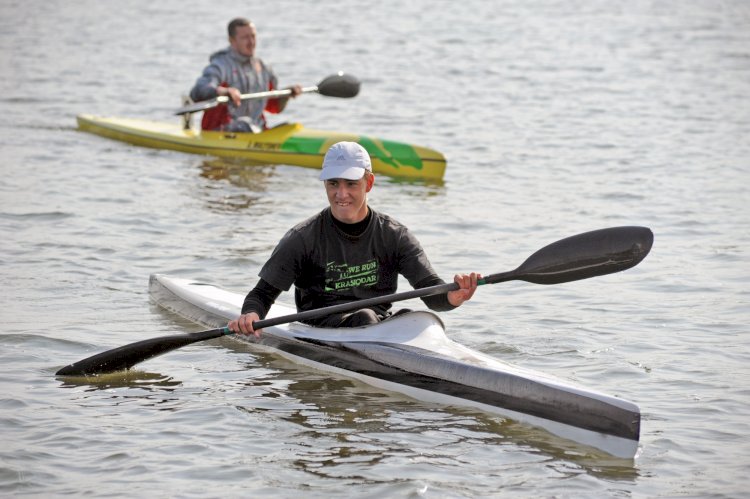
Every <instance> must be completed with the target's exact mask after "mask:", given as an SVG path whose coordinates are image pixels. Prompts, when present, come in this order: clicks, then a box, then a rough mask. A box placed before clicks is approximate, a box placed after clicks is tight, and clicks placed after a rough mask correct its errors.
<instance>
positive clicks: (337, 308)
mask: <svg viewBox="0 0 750 499" xmlns="http://www.w3.org/2000/svg"><path fill="white" fill-rule="evenodd" d="M653 242H654V235H653V233H652V232H651V230H650V229H648V228H647V227H638V226H624V227H611V228H606V229H599V230H594V231H590V232H584V233H582V234H578V235H575V236H571V237H568V238H565V239H561V240H559V241H557V242H554V243H552V244H548V245H547V246H545V247H543V248H541V249H539V250H537V251H536V252H535V253H534V254H532V255H531V256H530V257H528V258H527V259H526V261H524V262H523V263H522V264H521V265H520V266H518V267H517V268H516V269H514V270H511V271H507V272H499V273H497V274H491V275H488V276H486V277H482V278H481V279H479V280H478V281H477V284H482V285H483V284H497V283H500V282H507V281H511V280H521V281H526V282H530V283H535V284H546V285H549V284H561V283H565V282H571V281H576V280H580V279H588V278H591V277H596V276H600V275H606V274H612V273H615V272H621V271H623V270H626V269H629V268H632V267H634V266H636V265H638V264H639V263H640V262H641V261H642V260H643V259H644V258H645V257H646V255H648V253H649V251H651V247H652V245H653ZM149 287H150V293H151V295H152V296H153V298H154V300H155V301H156V302H157V303H159V304H160V305H162V306H163V307H165V308H167V309H169V310H172V311H174V312H176V313H178V314H180V315H182V316H184V317H187V318H189V319H192V320H194V321H196V322H198V323H200V324H205V325H211V326H215V327H216V329H211V330H207V331H201V332H198V333H189V334H176V335H169V336H161V337H157V338H149V339H145V340H139V341H136V342H134V343H130V344H128V345H124V346H121V347H117V348H113V349H111V350H107V351H104V352H101V353H98V354H95V355H92V356H90V357H87V358H85V359H82V360H80V361H78V362H74V363H72V364H68V365H67V366H64V367H63V368H61V369H60V370H58V371H57V372H56V373H55V375H57V376H84V377H88V376H96V375H99V374H105V373H111V372H115V371H119V370H124V369H130V368H132V367H133V366H135V365H136V364H138V363H140V362H144V361H146V360H148V359H152V358H154V357H157V356H159V355H162V354H165V353H167V352H170V351H172V350H175V349H177V348H180V347H183V346H186V345H190V344H193V343H196V342H199V341H205V340H209V339H212V338H220V337H222V336H225V335H232V334H234V333H233V332H232V331H231V330H230V329H229V327H228V326H227V325H226V324H227V322H229V321H230V320H231V319H234V318H236V317H237V316H238V315H239V312H240V309H241V305H242V302H243V297H242V296H241V295H239V294H237V293H232V292H229V291H226V290H223V289H220V288H218V287H215V286H212V285H209V284H202V283H199V282H194V281H190V280H185V279H177V278H170V277H167V276H165V275H158V274H157V275H153V276H151V279H150V286H149ZM458 288H459V285H458V284H457V283H445V284H438V285H435V286H429V287H426V288H420V289H413V290H410V291H404V292H401V293H395V294H391V295H385V296H376V297H372V298H366V299H363V300H357V301H353V302H347V303H340V304H337V305H332V306H329V307H324V308H320V309H316V310H305V311H302V312H298V313H290V312H293V311H292V310H290V309H288V308H284V307H283V306H279V305H274V306H273V307H272V308H271V310H270V313H269V314H268V316H267V317H266V318H265V319H263V320H259V321H255V322H254V323H253V327H254V328H255V329H256V330H258V329H263V331H264V334H263V335H262V337H261V338H260V339H255V337H252V338H242V339H245V340H247V341H253V342H255V343H257V344H258V345H261V346H263V347H266V348H271V349H273V350H275V351H277V352H279V353H280V354H282V355H284V356H286V357H288V358H290V359H292V360H294V361H296V362H300V363H304V364H308V365H311V366H314V367H316V368H320V369H325V370H329V371H333V372H337V373H341V374H344V375H347V376H350V377H354V378H357V379H360V380H363V381H365V382H367V383H369V384H372V385H375V386H378V387H383V388H387V389H390V390H395V391H399V392H403V393H405V394H408V395H411V396H413V397H415V398H418V399H423V400H429V401H437V402H443V403H448V404H456V405H466V406H471V407H477V408H480V409H483V410H486V411H490V412H496V413H499V414H503V415H505V416H508V417H510V418H513V419H516V420H518V421H525V422H529V423H531V424H534V425H536V426H540V427H542V428H545V429H547V430H549V431H550V432H551V433H554V434H556V435H559V436H562V437H565V438H568V439H571V440H574V441H577V442H580V443H583V444H586V445H589V446H591V447H595V448H597V449H600V450H603V451H605V452H607V453H609V454H611V455H614V456H617V457H622V458H633V457H634V456H635V453H636V451H637V449H638V437H639V433H640V419H641V418H640V412H639V410H638V407H637V406H636V405H635V404H633V403H631V402H627V401H625V400H621V399H618V398H614V397H611V396H608V395H604V394H601V393H597V392H594V391H591V390H588V389H585V388H582V387H577V386H574V385H572V384H571V383H568V382H565V381H562V380H560V379H556V378H553V377H550V376H546V375H544V374H541V373H538V372H534V371H529V370H526V369H520V368H518V367H514V366H511V365H508V364H506V363H503V362H501V361H499V360H497V359H494V358H492V357H489V356H487V355H483V354H481V353H479V352H475V351H473V350H470V349H468V348H466V347H464V346H461V345H459V344H457V343H455V342H453V341H451V340H450V339H448V338H447V337H446V335H445V330H444V328H443V324H442V322H441V321H440V319H439V318H438V317H437V316H435V315H434V314H432V313H429V312H414V313H408V314H403V315H397V316H395V317H392V318H390V319H388V320H386V321H384V322H382V323H381V324H377V325H373V326H368V327H364V328H348V329H322V328H312V327H309V326H306V325H304V324H303V323H301V322H300V321H304V320H308V319H313V318H319V317H325V316H327V315H330V314H333V313H339V312H346V311H352V310H356V309H359V308H365V307H370V306H373V305H378V304H384V303H394V302H397V301H401V300H407V299H411V298H418V297H424V296H429V295H434V294H440V293H448V292H450V291H453V290H456V289H458Z"/></svg>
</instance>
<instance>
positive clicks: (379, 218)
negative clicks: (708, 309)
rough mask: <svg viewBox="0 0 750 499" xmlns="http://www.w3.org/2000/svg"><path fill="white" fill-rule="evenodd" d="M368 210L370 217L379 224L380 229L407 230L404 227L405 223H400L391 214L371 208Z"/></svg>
mask: <svg viewBox="0 0 750 499" xmlns="http://www.w3.org/2000/svg"><path fill="white" fill-rule="evenodd" d="M370 211H372V219H373V221H374V222H375V223H376V224H377V226H379V227H380V228H381V229H388V230H392V231H398V232H402V231H403V232H408V231H409V229H408V227H406V225H404V224H402V223H401V222H399V221H398V220H396V219H395V218H393V217H392V216H390V215H388V214H386V213H382V212H380V211H377V210H373V209H372V208H370Z"/></svg>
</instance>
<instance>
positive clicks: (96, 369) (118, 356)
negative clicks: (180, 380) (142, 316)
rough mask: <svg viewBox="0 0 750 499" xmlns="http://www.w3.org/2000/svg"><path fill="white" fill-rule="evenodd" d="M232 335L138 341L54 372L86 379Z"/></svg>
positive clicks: (222, 331) (211, 332)
mask: <svg viewBox="0 0 750 499" xmlns="http://www.w3.org/2000/svg"><path fill="white" fill-rule="evenodd" d="M225 334H231V331H229V329H228V328H226V327H224V328H219V329H211V330H209V331H201V332H199V333H192V334H176V335H172V336H161V337H159V338H150V339H148V340H143V341H137V342H135V343H130V344H129V345H125V346H121V347H118V348H114V349H112V350H107V351H106V352H102V353H98V354H96V355H92V356H91V357H88V358H86V359H83V360H79V361H78V362H75V363H73V364H70V365H67V366H65V367H63V368H62V369H60V370H59V371H57V372H56V373H55V374H56V375H57V376H86V375H92V374H104V373H112V372H116V371H122V370H124V369H129V368H131V367H133V366H134V365H136V364H138V363H139V362H143V361H144V360H148V359H150V358H153V357H156V356H158V355H161V354H164V353H167V352H170V351H172V350H175V349H177V348H180V347H183V346H185V345H189V344H191V343H196V342H198V341H204V340H210V339H212V338H219V337H221V336H224V335H225Z"/></svg>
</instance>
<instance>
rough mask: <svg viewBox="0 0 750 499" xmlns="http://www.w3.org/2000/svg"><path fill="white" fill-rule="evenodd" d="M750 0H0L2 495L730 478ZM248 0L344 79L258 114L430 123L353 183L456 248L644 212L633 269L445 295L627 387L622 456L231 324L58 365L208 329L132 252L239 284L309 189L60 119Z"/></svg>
mask: <svg viewBox="0 0 750 499" xmlns="http://www.w3.org/2000/svg"><path fill="white" fill-rule="evenodd" d="M748 5H749V4H748V3H747V2H744V1H740V0H727V1H715V2H710V1H699V0H688V1H685V2H658V1H635V2H624V1H594V0H590V1H582V2H573V3H571V2H563V1H555V0H546V1H545V0H533V1H529V2H507V1H493V2H484V1H479V0H468V1H464V2H428V1H423V0H418V1H414V2H408V3H407V4H406V5H403V2H396V1H392V0H385V1H382V2H377V3H369V2H368V3H361V2H350V3H344V2H332V1H328V0H323V1H319V2H301V1H292V0H287V1H283V0H282V1H277V2H274V3H270V4H267V5H254V4H248V3H247V2H236V1H230V2H223V3H221V4H216V3H210V2H196V1H186V2H177V1H175V0H166V1H162V2H146V1H141V0H135V1H129V2H125V3H114V2H97V1H92V0H82V1H76V2H63V1H47V2H40V1H24V2H20V1H19V2H16V1H11V0H0V10H1V13H2V15H0V68H1V69H2V70H1V71H0V106H1V107H2V110H3V120H2V124H0V138H1V139H2V146H0V147H1V151H2V159H1V160H0V165H1V168H2V175H0V261H2V264H1V265H0V282H1V283H2V285H3V289H4V292H3V294H2V296H3V298H2V302H1V303H0V317H2V321H1V324H2V329H1V330H0V332H1V334H0V365H1V366H2V367H1V368H0V389H1V390H2V397H1V398H0V428H1V429H2V430H1V431H2V442H3V445H2V448H0V495H3V496H16V497H18V496H32V497H56V496H64V495H69V496H76V497H77V496H93V497H134V496H142V497H256V496H271V497H299V496H300V495H305V496H308V497H326V498H329V497H435V498H438V497H439V498H444V497H498V496H501V497H592V498H600V497H678V496H679V497H682V496H685V497H742V496H743V495H744V494H745V493H746V490H747V488H748V486H749V485H750V481H749V480H748V478H747V476H748V473H747V470H748V464H750V463H749V462H748V457H749V456H750V445H748V438H747V435H748V433H750V425H749V423H748V421H750V409H749V407H748V402H750V389H748V386H750V383H749V382H750V368H748V365H750V347H749V345H750V334H748V326H747V323H748V319H750V300H749V293H748V284H747V282H748V251H747V248H748V245H749V244H750V217H749V216H748V206H750V195H748V186H750V182H749V181H750V175H749V173H748V172H749V171H750V140H749V139H748V137H750V7H749V6H748ZM237 15H244V16H248V17H251V18H252V19H254V20H255V22H256V24H257V26H258V31H259V37H260V40H259V48H258V51H259V54H260V55H261V56H262V57H264V58H265V59H266V60H267V61H268V62H270V63H272V65H273V67H274V69H275V70H276V72H277V73H278V74H279V76H280V78H281V80H282V81H281V83H282V85H286V84H291V83H295V82H296V83H300V84H302V85H313V84H316V83H317V82H318V81H320V80H321V79H322V78H323V77H325V76H326V75H328V74H330V73H333V72H336V71H339V70H345V71H347V72H349V73H352V74H354V75H357V76H358V77H359V78H360V79H361V80H362V82H363V83H362V92H361V94H360V95H359V96H358V97H357V98H356V99H351V100H343V99H341V100H337V99H331V98H324V97H321V96H316V95H305V96H302V97H300V98H299V99H297V100H296V101H294V102H292V103H291V104H290V105H289V108H288V110H287V112H286V113H285V114H283V115H280V116H278V117H274V122H281V121H296V122H301V123H303V124H305V126H307V127H309V128H316V129H323V130H337V131H346V132H354V133H362V134H368V135H372V136H376V137H383V138H388V139H392V140H400V141H405V142H410V143H414V144H420V145H424V146H428V147H432V148H435V149H437V150H439V151H441V152H443V153H444V154H445V155H446V157H447V158H448V168H447V172H446V176H445V180H444V182H443V183H441V184H424V183H420V182H398V181H394V180H391V179H388V178H386V177H378V178H377V182H376V186H375V188H374V190H373V192H372V193H371V196H370V203H371V205H372V206H373V207H375V208H376V209H380V210H382V211H385V212H387V213H389V214H391V215H393V216H394V217H396V218H397V219H399V220H401V221H402V222H404V223H406V224H407V225H409V226H410V227H412V229H413V230H414V232H415V233H416V235H417V236H418V237H419V238H420V240H421V241H422V244H423V246H424V247H425V249H426V251H427V253H428V255H429V256H430V258H431V260H432V262H433V264H434V266H435V268H436V269H437V270H438V272H440V273H441V275H443V276H444V277H445V278H446V279H450V278H451V276H452V275H453V274H454V273H456V272H466V271H472V270H475V271H478V272H482V273H484V274H490V273H496V272H501V271H506V270H512V269H513V268H515V267H516V266H517V265H519V264H520V263H521V262H522V261H523V260H525V259H526V257H527V256H529V255H530V254H531V253H533V252H534V251H535V250H537V249H538V248H540V247H542V246H544V245H546V244H548V243H551V242H553V241H555V240H558V239H561V238H563V237H567V236H570V235H573V234H576V233H579V232H584V231H587V230H592V229H597V228H602V227H609V226H619V225H645V226H648V227H650V228H651V229H652V230H653V231H654V233H655V235H656V240H655V244H654V248H653V250H652V253H651V254H650V255H649V256H648V258H647V259H646V260H645V261H644V262H643V263H642V264H641V265H639V266H638V267H636V268H633V269H631V270H628V271H627V272H623V273H619V274H615V275H610V276H604V277H599V278H596V279H590V280H586V281H579V282H576V283H569V284H564V285H556V286H539V285H533V284H528V283H522V282H510V283H503V284H497V285H494V286H486V287H482V288H480V290H479V291H478V292H477V294H476V295H475V298H474V300H472V301H471V302H470V303H468V304H466V305H465V306H463V307H461V308H460V309H458V310H456V311H453V312H449V313H445V314H442V315H441V317H442V318H443V320H444V321H445V323H446V327H447V332H448V335H449V336H450V337H451V338H453V339H454V340H456V341H458V342H460V343H463V344H465V345H468V346H470V347H472V348H475V349H477V350H480V351H483V352H486V353H489V354H491V355H494V356H496V357H498V358H500V359H502V360H504V361H508V362H511V363H514V364H517V365H521V366H525V367H528V368H532V369H537V370H540V371H543V372H545V373H549V374H554V375H557V376H560V377H562V378H564V379H567V380H571V381H574V382H576V383H579V384H582V385H584V386H586V387H590V388H592V389H595V390H599V391H602V392H605V393H609V394H612V395H615V396H618V397H622V398H625V399H628V400H631V401H633V402H635V403H637V404H638V405H639V406H640V407H641V411H642V413H643V422H642V436H641V449H640V453H639V456H638V457H637V459H636V460H635V461H633V462H622V461H618V460H608V459H605V458H602V457H601V456H593V455H590V454H588V453H586V452H585V451H581V450H580V449H578V448H576V447H575V446H568V445H567V444H566V443H565V442H561V441H559V440H556V439H554V438H552V437H550V436H549V435H547V434H546V433H544V432H541V431H539V430H536V429H534V428H530V427H527V426H524V425H521V424H518V423H516V422H514V421H512V420H507V419H503V418H501V417H498V416H493V415H488V414H484V413H481V412H477V411H472V410H467V409H459V408H453V407H443V406H436V405H431V404H427V403H422V402H418V401H415V400H411V399H409V398H406V397H403V396H401V395H398V394H394V393H389V392H384V391H382V390H378V389H375V388H371V387H369V386H366V385H363V384H361V383H359V382H357V381H353V380H349V379H346V378H343V377H337V376H334V375H330V374H326V373H323V372H318V371H315V370H312V369H310V368H307V367H304V366H300V365H295V364H292V363H290V362H288V361H286V360H283V359H282V358H280V357H277V356H275V355H273V354H269V353H262V352H258V351H255V350H253V349H252V347H250V346H245V345H243V344H241V343H238V342H237V341H235V340H232V339H229V338H225V339H222V340H215V341H211V342H206V343H204V344H197V345H193V346H190V347H186V348H183V349H180V350H177V351H175V352H172V353H170V354H169V355H165V356H162V357H159V358H156V359H153V360H151V361H148V362H146V363H144V364H142V365H140V366H139V369H138V370H136V371H133V372H130V373H128V374H127V375H124V374H118V375H113V376H105V377H102V378H100V379H96V380H89V381H84V380H77V381H76V380H65V379H59V378H56V377H55V376H54V373H55V371H56V370H57V369H59V368H60V367H62V366H63V365H66V364H68V363H70V362H74V361H76V360H80V359H82V358H84V357H87V356H89V355H93V354H94V353H97V352H100V351H103V350H106V349H109V348H114V347H117V346H120V345H123V344H126V343H130V342H132V341H136V340H140V339H145V338H150V337H154V336H159V335H163V334H172V333H179V332H186V331H197V330H200V327H199V326H196V325H194V324H191V323H189V322H187V321H185V320H183V319H180V318H179V317H176V316H174V315H172V314H170V313H168V312H165V311H163V310H162V309H160V308H159V307H157V306H156V305H154V304H153V303H151V302H150V300H149V296H148V291H147V286H148V277H149V275H150V274H151V273H156V272H159V273H167V274H172V275H177V276H182V277H186V278H194V279H199V280H204V281H208V282H212V283H216V284H219V285H221V286H224V287H226V288H229V289H233V290H236V291H238V292H242V293H244V292H246V291H247V290H248V289H249V288H250V287H252V286H253V285H254V283H255V281H256V279H257V277H256V276H257V272H258V270H259V269H260V267H261V265H262V264H263V263H264V262H265V259H266V258H267V257H268V255H269V254H270V251H271V250H272V249H273V247H274V245H275V243H276V242H277V240H278V239H279V238H280V237H281V236H282V235H283V233H284V232H285V231H286V229H287V228H289V227H290V226H291V225H292V224H293V223H296V222H297V221H299V220H302V219H303V218H305V217H307V216H309V215H310V214H312V213H314V212H315V211H317V210H319V209H321V208H323V207H324V206H326V200H325V196H324V191H323V189H322V187H321V185H320V182H319V181H318V180H317V174H316V172H315V171H314V170H308V169H303V168H295V167H291V166H249V165H247V164H243V163H239V162H232V161H227V160H220V159H216V158H211V157H202V156H193V155H188V154H182V153H178V152H170V151H158V150H149V149H143V148H138V147H134V146H130V145H127V144H122V143H118V142H115V141H111V140H107V139H104V138H101V137H97V136H93V135H89V134H85V133H82V132H78V131H76V125H75V116H76V115H77V114H79V113H91V114H99V115H111V116H127V117H138V118H149V119H155V120H164V121H169V120H175V119H176V118H175V117H173V116H172V114H171V113H172V111H173V109H174V108H175V107H177V106H179V104H180V102H181V99H180V96H181V95H182V94H184V93H186V92H187V91H188V90H189V88H190V86H191V85H192V83H193V82H194V80H195V78H196V77H197V76H198V75H199V74H200V71H201V70H202V68H203V66H204V65H205V64H206V62H207V57H208V54H209V53H210V52H212V51H214V50H217V49H219V48H221V47H223V46H224V45H225V43H226V41H225V34H224V30H225V26H226V23H227V22H228V20H229V19H230V18H232V17H234V16H237ZM401 289H402V290H405V289H407V288H406V287H403V286H402V288H401ZM280 300H282V301H284V302H285V303H291V302H292V298H291V296H289V295H282V297H281V298H280ZM407 304H408V305H409V306H411V307H412V308H419V307H420V306H421V302H419V301H418V300H417V301H415V302H407Z"/></svg>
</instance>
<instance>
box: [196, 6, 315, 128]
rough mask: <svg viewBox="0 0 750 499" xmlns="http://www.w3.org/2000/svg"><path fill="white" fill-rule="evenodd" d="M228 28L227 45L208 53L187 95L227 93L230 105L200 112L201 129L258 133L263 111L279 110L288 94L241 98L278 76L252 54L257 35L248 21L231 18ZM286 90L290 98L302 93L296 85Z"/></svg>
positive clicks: (201, 97) (273, 86)
mask: <svg viewBox="0 0 750 499" xmlns="http://www.w3.org/2000/svg"><path fill="white" fill-rule="evenodd" d="M227 31H228V34H229V47H227V48H225V49H223V50H219V51H218V52H215V53H213V54H212V55H211V57H210V58H209V60H210V64H209V65H208V66H206V68H205V69H204V70H203V74H202V75H201V77H200V78H198V80H197V81H196V82H195V85H194V86H193V88H192V90H190V98H191V99H193V101H196V102H198V101H204V100H209V99H215V98H216V97H218V96H228V97H229V99H230V100H231V104H229V105H220V106H218V107H215V108H212V109H207V110H206V111H205V112H204V113H203V120H202V122H201V128H202V129H203V130H224V131H230V132H260V131H262V130H264V129H265V128H266V118H265V116H264V114H263V112H264V111H268V112H269V113H280V112H281V111H283V110H284V108H285V107H286V104H287V102H288V101H289V97H279V98H276V99H253V100H244V101H243V100H241V99H240V95H241V94H247V93H257V92H265V91H268V90H275V89H276V88H277V87H278V79H277V78H276V74H275V73H274V72H273V70H272V69H271V68H270V67H269V66H267V65H266V64H265V63H264V62H263V61H262V60H261V59H260V58H258V57H256V56H255V46H256V41H257V35H258V34H257V31H256V29H255V25H254V24H253V23H252V22H251V21H249V20H247V19H244V18H241V17H240V18H237V19H233V20H232V21H230V22H229V25H228V26H227ZM289 89H290V90H291V91H292V94H291V97H297V96H298V95H299V94H300V93H302V87H301V86H299V85H292V86H291V87H289Z"/></svg>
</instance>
